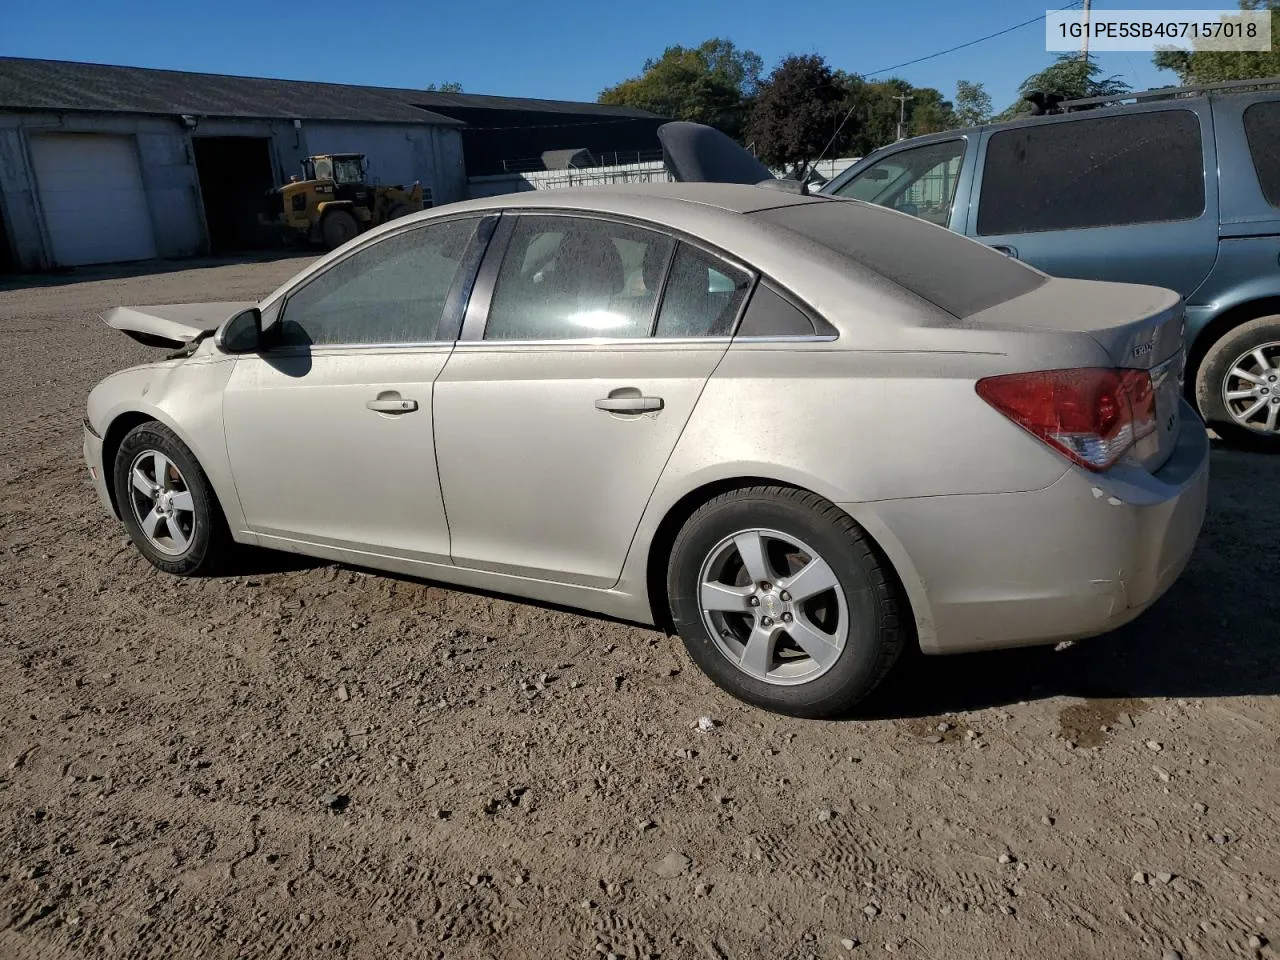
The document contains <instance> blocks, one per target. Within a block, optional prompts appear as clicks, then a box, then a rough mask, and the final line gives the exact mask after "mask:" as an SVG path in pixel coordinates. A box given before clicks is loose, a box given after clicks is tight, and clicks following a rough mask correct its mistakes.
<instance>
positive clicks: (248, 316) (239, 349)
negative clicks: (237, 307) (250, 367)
mask: <svg viewBox="0 0 1280 960" xmlns="http://www.w3.org/2000/svg"><path fill="white" fill-rule="evenodd" d="M214 343H216V344H217V346H218V349H219V350H222V351H223V352H224V353H253V352H254V351H255V350H257V349H258V348H259V347H260V346H261V345H262V311H261V310H259V309H258V308H257V307H250V308H249V309H248V310H241V311H240V312H239V313H237V314H236V315H235V316H234V317H232V318H231V319H230V320H228V321H227V322H226V323H224V324H223V325H222V327H221V328H220V329H219V330H218V334H217V337H216V338H215V339H214Z"/></svg>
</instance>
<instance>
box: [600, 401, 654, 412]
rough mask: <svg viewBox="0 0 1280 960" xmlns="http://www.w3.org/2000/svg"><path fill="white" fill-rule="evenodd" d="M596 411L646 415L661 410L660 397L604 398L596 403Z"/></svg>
mask: <svg viewBox="0 0 1280 960" xmlns="http://www.w3.org/2000/svg"><path fill="white" fill-rule="evenodd" d="M596 409H597V410H607V411H609V412H610V413H648V412H650V411H652V410H661V409H662V398H661V397H604V398H603V399H600V400H597V401H596Z"/></svg>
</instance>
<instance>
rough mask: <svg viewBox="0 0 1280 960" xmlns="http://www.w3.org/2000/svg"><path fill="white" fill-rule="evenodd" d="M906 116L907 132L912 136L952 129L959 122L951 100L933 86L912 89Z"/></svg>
mask: <svg viewBox="0 0 1280 960" xmlns="http://www.w3.org/2000/svg"><path fill="white" fill-rule="evenodd" d="M906 117H907V128H906V134H907V136H910V137H919V136H923V135H924V134H926V133H938V132H940V131H942V130H951V129H952V128H954V127H955V126H956V124H957V120H956V113H955V109H954V107H952V105H951V101H950V100H947V99H944V98H943V96H942V91H941V90H935V89H934V88H933V87H915V88H913V89H912V91H911V99H910V100H908V101H907V110H906Z"/></svg>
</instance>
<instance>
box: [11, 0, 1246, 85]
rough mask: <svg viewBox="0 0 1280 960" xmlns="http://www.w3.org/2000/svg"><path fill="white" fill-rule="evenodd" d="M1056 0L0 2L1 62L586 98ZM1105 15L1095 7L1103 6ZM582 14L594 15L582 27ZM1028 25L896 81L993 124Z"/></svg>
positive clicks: (1027, 68) (1003, 16) (966, 31)
mask: <svg viewBox="0 0 1280 960" xmlns="http://www.w3.org/2000/svg"><path fill="white" fill-rule="evenodd" d="M1066 2H1067V0H1056V2H1055V0H1049V3H1046V2H1045V0H971V2H964V0H960V2H957V0H914V2H911V3H895V2H885V0H840V2H837V0H832V2H824V3H808V4H806V3H778V2H776V0H644V2H640V3H636V2H627V3H608V2H606V3H600V4H595V5H583V4H559V3H531V2H522V3H516V2H514V0H483V2H474V0H473V2H465V0H443V2H442V0H428V2H413V0H300V2H293V3H280V2H278V0H277V2H258V3H250V2H245V0H218V2H208V0H112V2H103V0H61V2H56V3H54V2H45V3H36V2H35V0H6V2H0V55H6V56H21V57H44V58H49V59H58V60H85V61H91V62H96V63H119V64H128V65H131V66H144V67H162V68H168V69H176V70H195V71H201V72H211V73H232V74H244V75H251V76H264V77H281V78H287V79H297V80H326V81H331V82H336V83H355V84H369V85H374V86H403V87H420V86H424V85H426V84H428V83H430V82H432V81H435V82H442V81H447V80H456V81H459V82H461V83H462V84H463V86H464V88H465V89H466V90H467V91H469V92H475V93H496V94H506V95H511V96H531V97H549V98H555V99H568V100H577V99H583V100H594V99H595V97H596V95H597V94H598V93H599V92H600V90H602V89H603V88H604V87H606V86H609V85H610V84H612V83H615V82H617V81H619V80H622V79H624V78H626V77H629V76H633V75H635V74H637V73H638V72H639V71H640V69H641V67H642V65H643V63H644V61H645V59H646V58H647V57H652V56H657V55H659V54H660V53H661V51H662V49H663V48H664V47H665V46H667V45H669V44H675V43H680V44H685V45H693V44H697V43H699V42H701V41H702V40H705V39H707V38H709V37H713V36H725V37H728V38H729V39H731V40H733V41H734V42H735V43H736V44H738V45H739V46H740V47H746V48H748V49H752V50H755V51H756V52H757V53H759V54H760V55H761V56H762V57H763V58H764V60H765V65H766V68H769V67H771V66H772V65H773V64H774V63H776V62H777V60H778V59H779V58H780V57H782V56H785V55H786V54H788V53H819V54H822V55H823V56H825V57H826V58H827V60H828V61H829V62H830V63H831V64H832V65H833V66H835V67H840V68H843V69H846V70H849V71H852V72H858V73H865V72H869V71H874V70H878V69H879V68H881V67H887V66H891V65H893V64H897V63H901V62H903V61H907V60H913V59H915V58H917V57H921V56H925V55H927V54H931V53H934V52H937V51H939V50H943V49H945V48H947V47H950V46H954V45H955V44H958V43H962V42H964V41H967V40H972V39H976V38H977V37H980V36H982V35H984V34H988V33H992V32H994V31H997V30H1001V29H1003V28H1005V27H1008V26H1011V25H1012V24H1015V23H1018V22H1019V21H1022V20H1027V19H1030V18H1031V17H1035V16H1038V15H1041V14H1043V13H1044V11H1045V10H1046V9H1048V8H1050V7H1058V6H1062V5H1063V4H1064V3H1066ZM1099 6H1100V5H1099ZM1107 6H1111V7H1114V8H1129V9H1133V8H1146V7H1159V8H1161V9H1174V8H1182V9H1204V8H1206V7H1214V6H1217V7H1234V6H1235V0H1226V2H1223V0H1219V2H1218V3H1217V4H1214V3H1211V2H1206V0H1160V2H1159V3H1158V4H1150V3H1143V2H1141V0H1127V2H1121V3H1116V4H1107ZM593 9H594V10H595V11H599V12H598V13H594V14H593V12H592V11H593ZM1051 58H1052V55H1051V54H1049V53H1046V52H1045V49H1044V27H1043V24H1033V25H1031V26H1027V27H1023V28H1022V29H1020V30H1016V31H1014V32H1012V33H1008V34H1006V35H1004V36H1001V37H997V38H995V39H993V40H989V41H987V42H985V43H981V44H978V45H977V46H972V47H968V48H966V49H964V50H960V51H957V52H955V53H951V54H947V55H946V56H942V57H938V58H937V59H933V60H930V61H928V62H925V63H921V64H918V65H915V66H911V67H906V68H904V69H902V70H900V71H898V74H899V75H901V76H903V77H905V78H906V79H907V80H909V81H910V82H912V83H913V84H915V85H917V86H935V87H938V88H939V89H941V90H942V91H943V92H944V93H945V94H946V95H947V96H948V97H950V96H951V95H952V94H953V93H954V90H955V81H956V80H958V79H966V80H974V81H981V82H983V83H984V84H985V85H986V88H987V90H988V92H989V93H991V95H992V97H993V99H994V100H995V107H996V109H997V110H999V109H1002V108H1003V107H1005V106H1007V105H1008V103H1009V102H1011V101H1012V100H1013V98H1014V96H1015V91H1016V88H1017V85H1018V83H1019V82H1020V81H1021V80H1022V79H1023V78H1024V77H1026V76H1027V75H1028V74H1030V73H1033V72H1034V71H1036V70H1038V69H1040V68H1041V67H1043V66H1044V65H1046V64H1047V63H1048V62H1049V61H1050V60H1051ZM1098 62H1099V64H1100V65H1101V66H1102V67H1103V69H1104V70H1106V71H1107V73H1115V74H1120V75H1121V76H1122V77H1123V78H1124V79H1125V80H1126V81H1127V82H1128V83H1130V84H1131V85H1132V86H1134V87H1135V88H1138V89H1142V88H1146V87H1151V86H1160V85H1164V84H1167V83H1170V82H1173V79H1174V78H1173V77H1172V75H1170V74H1168V73H1163V72H1161V71H1157V70H1156V69H1155V68H1154V67H1153V66H1152V65H1151V55H1150V54H1149V53H1129V54H1124V53H1110V54H1102V55H1100V56H1099V57H1098Z"/></svg>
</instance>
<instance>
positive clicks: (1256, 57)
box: [1151, 0, 1280, 84]
mask: <svg viewBox="0 0 1280 960" xmlns="http://www.w3.org/2000/svg"><path fill="white" fill-rule="evenodd" d="M1240 9H1241V10H1270V11H1271V36H1272V37H1273V38H1274V37H1280V0H1240ZM1230 19H1232V18H1230V17H1224V18H1223V20H1224V21H1225V20H1230ZM1193 46H1194V43H1193ZM1151 59H1152V62H1154V63H1155V65H1156V66H1157V67H1159V68H1160V69H1162V70H1172V71H1173V72H1174V73H1176V74H1177V75H1178V79H1179V80H1180V81H1181V82H1182V83H1184V84H1205V83H1221V82H1222V81H1225V80H1253V79H1254V78H1256V77H1274V76H1280V47H1277V46H1276V45H1275V44H1274V42H1273V44H1272V49H1271V50H1259V51H1254V50H1242V51H1238V52H1237V51H1227V50H1160V51H1157V53H1156V54H1155V56H1154V57H1152V58H1151Z"/></svg>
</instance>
